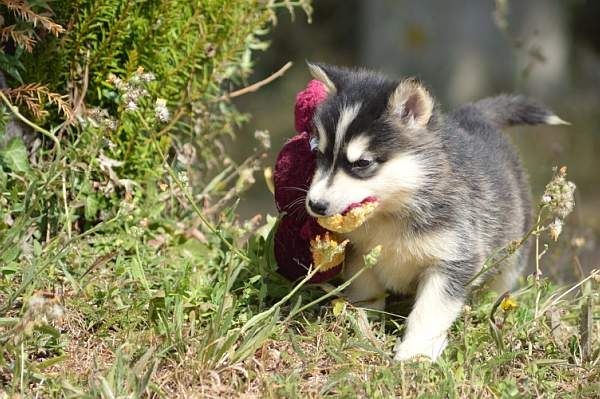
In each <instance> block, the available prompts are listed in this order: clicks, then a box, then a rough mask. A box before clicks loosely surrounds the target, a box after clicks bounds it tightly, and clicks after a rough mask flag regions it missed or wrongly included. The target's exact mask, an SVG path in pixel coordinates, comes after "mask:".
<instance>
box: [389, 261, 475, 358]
mask: <svg viewBox="0 0 600 399" xmlns="http://www.w3.org/2000/svg"><path fill="white" fill-rule="evenodd" d="M464 294H465V290H464V287H462V286H460V285H459V286H456V284H452V283H451V281H450V279H449V277H448V276H447V275H445V274H443V273H442V272H441V271H440V270H439V269H438V268H433V269H431V270H428V271H427V272H426V273H425V275H424V276H423V277H422V279H421V281H420V283H419V287H418V289H417V295H416V300H415V304H414V307H413V310H412V311H411V313H410V314H409V315H408V319H407V321H406V332H405V334H404V338H403V339H402V340H401V339H398V341H397V343H396V346H395V348H394V359H395V360H400V361H402V360H408V359H411V358H414V357H418V356H426V357H429V358H430V359H432V360H436V359H437V358H438V356H439V355H440V354H441V353H442V351H443V350H444V348H446V345H447V344H448V339H447V331H448V329H449V328H450V326H451V325H452V323H453V322H454V320H455V319H456V318H457V317H458V315H459V313H460V311H461V309H462V306H463V303H464V298H465V295H464Z"/></svg>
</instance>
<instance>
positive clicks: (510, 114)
mask: <svg viewBox="0 0 600 399" xmlns="http://www.w3.org/2000/svg"><path fill="white" fill-rule="evenodd" d="M466 108H471V109H473V108H474V109H475V110H476V111H479V113H480V114H481V115H482V116H483V117H484V118H485V119H486V120H487V121H489V122H491V123H492V124H494V125H495V126H496V127H498V128H503V127H508V126H515V125H570V123H569V122H566V121H564V120H562V119H561V118H560V117H558V116H557V115H556V114H555V113H554V112H552V111H550V110H549V109H548V108H546V107H544V106H543V105H541V104H538V103H537V102H535V101H533V100H531V99H529V98H527V97H525V96H521V95H516V96H515V95H501V96H497V97H489V98H485V99H483V100H480V101H477V102H475V103H472V104H470V106H467V107H466ZM465 111H466V110H465Z"/></svg>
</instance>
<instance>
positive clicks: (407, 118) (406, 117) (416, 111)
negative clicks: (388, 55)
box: [388, 79, 434, 127]
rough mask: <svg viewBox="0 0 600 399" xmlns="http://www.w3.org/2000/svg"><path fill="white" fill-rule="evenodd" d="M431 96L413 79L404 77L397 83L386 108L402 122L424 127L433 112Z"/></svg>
mask: <svg viewBox="0 0 600 399" xmlns="http://www.w3.org/2000/svg"><path fill="white" fill-rule="evenodd" d="M433 104H434V102H433V97H431V95H430V94H429V92H428V91H427V89H426V88H425V87H423V85H421V84H420V83H419V82H418V81H417V80H415V79H406V80H403V81H402V82H400V83H399V84H398V86H397V87H396V89H395V90H394V92H393V93H392V95H391V96H390V99H389V102H388V110H389V112H390V113H391V114H392V115H394V117H396V118H399V119H400V121H401V122H402V124H404V125H406V126H412V127H425V126H426V125H427V123H429V119H431V115H432V113H433Z"/></svg>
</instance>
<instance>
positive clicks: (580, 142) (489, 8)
mask: <svg viewBox="0 0 600 399" xmlns="http://www.w3.org/2000/svg"><path fill="white" fill-rule="evenodd" d="M599 19H600V4H599V3H598V2H594V1H586V0H569V1H562V0H532V1H526V2H519V1H507V0H496V1H481V2H472V1H467V0H456V1H452V2H438V1H434V0H425V1H418V2H411V1H391V0H373V1H368V2H366V1H358V0H349V1H345V2H344V6H343V7H340V5H339V2H336V1H333V0H320V1H319V2H318V7H315V12H314V15H313V18H312V24H309V23H307V22H306V21H303V20H299V21H296V22H295V23H291V22H290V21H287V20H286V21H282V22H281V23H280V24H279V25H278V26H277V29H275V31H274V32H273V38H272V44H271V51H269V52H267V53H266V54H264V56H262V57H260V59H259V62H258V64H257V66H256V68H255V75H254V76H255V79H259V78H260V77H262V76H265V75H268V74H270V73H271V72H272V71H274V70H276V69H277V68H279V67H280V66H281V65H282V64H283V63H284V62H286V61H288V60H291V61H293V62H294V63H295V65H294V68H292V69H291V70H290V71H289V72H288V74H287V75H286V77H285V79H280V80H278V81H275V82H274V83H272V84H271V85H269V86H267V87H265V88H263V89H262V90H261V91H260V92H257V93H254V94H251V95H248V96H246V97H241V98H240V99H239V100H236V101H235V103H236V105H238V106H239V108H240V110H241V111H244V112H247V113H249V114H251V115H252V118H251V120H250V123H249V125H247V126H246V127H245V128H244V131H246V132H247V133H245V134H243V135H240V141H239V145H238V146H237V148H238V156H240V154H242V153H243V149H244V148H245V147H246V144H245V143H244V141H243V140H244V139H246V140H249V139H250V138H251V135H250V133H249V132H252V131H253V129H256V128H260V129H265V128H268V129H269V130H270V131H271V133H272V138H273V148H274V149H277V148H280V146H281V145H282V143H283V142H284V141H285V140H286V139H287V138H289V137H291V136H292V135H293V114H292V109H293V103H294V98H295V93H296V92H297V91H298V90H300V89H301V88H302V87H303V86H304V85H305V84H306V82H307V81H308V80H309V79H310V75H309V73H308V70H307V68H306V67H305V64H304V61H305V60H311V61H321V62H327V63H333V64H342V65H350V66H364V67H367V68H373V69H377V70H381V71H383V72H385V73H387V74H389V75H390V76H393V77H397V78H401V77H407V76H416V77H418V78H420V79H422V80H423V81H424V83H425V84H426V85H427V86H428V87H429V88H430V89H431V90H432V92H433V94H434V95H435V97H436V99H437V101H438V102H439V103H440V104H441V106H442V109H443V110H451V109H453V108H454V107H456V106H458V105H460V104H463V103H465V102H469V101H474V100H477V99H479V98H482V97H486V96H492V95H496V94H499V93H506V92H518V93H523V94H526V95H529V96H532V97H534V98H536V99H538V100H539V101H541V102H543V103H545V104H546V105H548V106H549V107H550V108H551V109H553V110H555V111H556V112H557V113H558V115H560V116H561V117H562V118H563V119H565V120H567V121H569V122H570V123H571V124H572V125H571V126H566V127H518V128H515V129H512V130H510V131H509V132H508V134H509V135H510V136H511V138H512V139H513V142H514V143H515V144H516V145H517V146H518V148H519V150H520V153H521V155H522V157H523V159H524V163H525V166H526V169H527V171H528V172H529V174H530V177H531V181H532V186H533V193H540V192H542V191H543V187H544V184H545V183H546V182H547V180H548V177H549V171H550V170H551V168H552V166H554V165H568V167H569V176H570V178H571V179H572V180H573V181H574V182H575V183H576V184H577V187H578V189H577V199H578V204H577V208H576V215H575V216H574V217H572V218H571V220H570V223H571V226H570V227H569V233H570V234H571V236H572V237H578V238H584V239H585V249H586V251H585V254H584V259H585V262H583V263H588V264H592V266H594V265H596V263H597V260H598V259H599V257H600V251H598V249H597V248H596V247H597V246H596V242H597V241H598V238H599V237H600V184H599V183H600V179H599V177H600V175H599V171H600V156H599V154H600V113H599V112H598V110H599V109H600V34H599V31H598V29H599V28H598V24H597V22H596V21H598V20H599ZM275 155H276V151H272V152H271V153H270V158H269V160H270V161H271V162H273V161H274V157H275ZM245 198H246V199H245V200H244V201H243V203H242V204H241V206H240V209H241V211H242V212H243V214H244V215H248V216H249V215H252V214H253V213H255V212H265V211H268V212H271V213H272V212H274V207H273V205H272V201H271V197H270V195H269V193H268V192H267V190H265V188H264V185H262V184H261V185H256V186H255V187H253V188H252V189H251V190H250V192H249V194H248V195H247V196H246V197H245ZM565 245H566V246H568V245H569V243H566V244H565ZM566 249H567V248H565V250H566ZM557 252H561V251H557ZM566 252H567V251H563V252H562V253H563V256H564V257H565V258H564V259H561V260H559V262H558V263H557V265H556V269H557V270H555V272H556V273H557V274H558V276H565V278H570V277H572V274H571V266H570V265H569V262H570V261H569V257H568V255H566ZM557 256H558V255H557ZM594 262H596V263H594Z"/></svg>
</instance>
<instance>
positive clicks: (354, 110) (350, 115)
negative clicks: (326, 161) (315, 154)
mask: <svg viewBox="0 0 600 399" xmlns="http://www.w3.org/2000/svg"><path fill="white" fill-rule="evenodd" d="M360 107H361V104H360V103H356V104H353V105H351V106H344V107H343V108H342V109H341V110H340V117H339V119H338V123H337V126H336V128H335V141H334V143H333V164H334V165H335V162H336V160H337V156H338V153H339V152H340V147H341V145H342V142H343V141H344V136H345V135H346V131H347V130H348V127H349V126H350V124H351V123H352V121H353V120H354V118H356V115H358V111H359V110H360Z"/></svg>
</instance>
